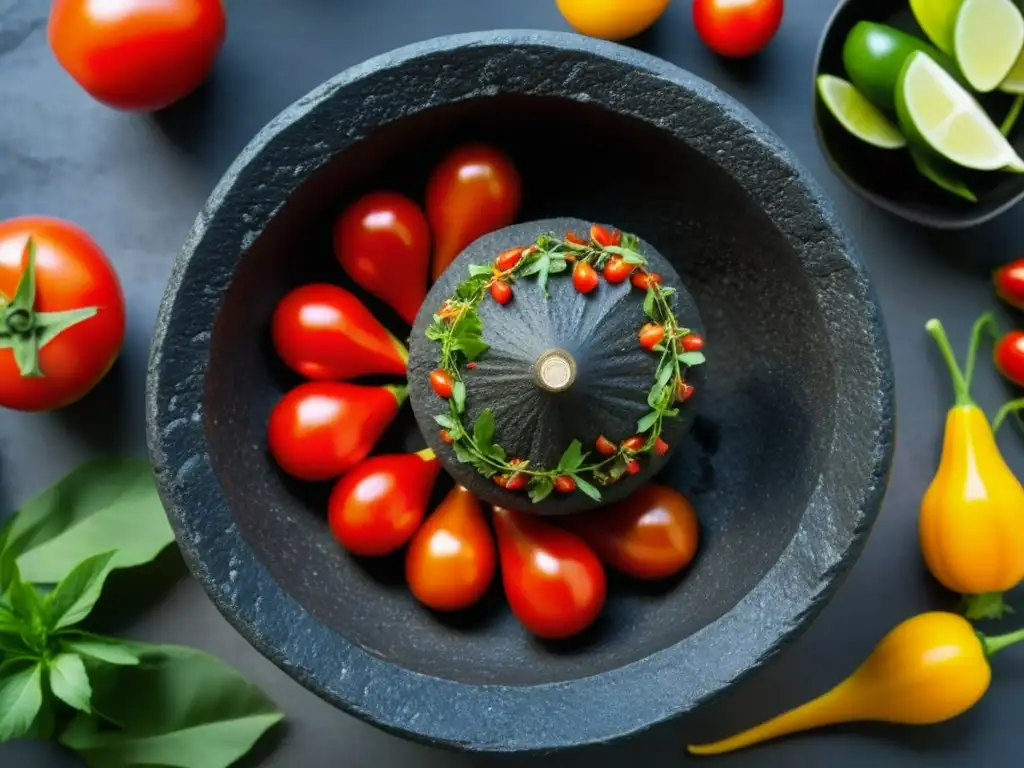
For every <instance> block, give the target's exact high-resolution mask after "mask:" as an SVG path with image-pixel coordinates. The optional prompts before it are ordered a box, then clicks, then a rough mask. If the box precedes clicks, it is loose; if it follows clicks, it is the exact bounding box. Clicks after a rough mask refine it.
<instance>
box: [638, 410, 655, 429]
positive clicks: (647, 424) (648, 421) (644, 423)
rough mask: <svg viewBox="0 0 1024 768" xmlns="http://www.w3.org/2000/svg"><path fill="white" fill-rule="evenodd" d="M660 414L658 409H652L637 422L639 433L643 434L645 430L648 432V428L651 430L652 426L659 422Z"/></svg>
mask: <svg viewBox="0 0 1024 768" xmlns="http://www.w3.org/2000/svg"><path fill="white" fill-rule="evenodd" d="M660 415H661V414H659V413H658V412H657V411H651V412H650V413H648V414H647V415H646V416H644V417H643V418H642V419H640V421H638V422H637V423H636V431H637V432H638V433H639V434H643V433H644V432H646V431H647V430H649V429H650V428H651V427H653V426H654V425H655V424H657V423H658V417H659V416H660Z"/></svg>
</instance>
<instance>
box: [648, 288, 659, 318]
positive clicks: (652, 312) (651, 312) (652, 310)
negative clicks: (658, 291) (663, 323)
mask: <svg viewBox="0 0 1024 768" xmlns="http://www.w3.org/2000/svg"><path fill="white" fill-rule="evenodd" d="M644 314H646V315H647V316H648V317H649V318H651V319H652V320H659V319H660V318H659V317H658V309H657V305H656V304H655V299H654V288H653V287H650V288H648V289H647V294H646V295H645V296H644Z"/></svg>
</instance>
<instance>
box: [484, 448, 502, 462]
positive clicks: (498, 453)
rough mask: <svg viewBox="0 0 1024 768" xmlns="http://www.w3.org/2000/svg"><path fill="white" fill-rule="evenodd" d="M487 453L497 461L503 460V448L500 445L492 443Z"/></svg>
mask: <svg viewBox="0 0 1024 768" xmlns="http://www.w3.org/2000/svg"><path fill="white" fill-rule="evenodd" d="M487 453H488V454H489V455H490V457H491V458H492V459H497V460H498V461H504V460H505V449H504V448H502V447H501V446H500V445H497V444H494V445H492V446H491V448H490V450H488V451H487Z"/></svg>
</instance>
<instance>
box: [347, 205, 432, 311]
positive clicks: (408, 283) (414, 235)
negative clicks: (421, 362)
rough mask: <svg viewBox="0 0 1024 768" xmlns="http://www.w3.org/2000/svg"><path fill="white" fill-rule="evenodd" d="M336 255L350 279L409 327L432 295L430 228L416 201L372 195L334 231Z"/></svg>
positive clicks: (355, 208)
mask: <svg viewBox="0 0 1024 768" xmlns="http://www.w3.org/2000/svg"><path fill="white" fill-rule="evenodd" d="M334 254H335V256H336V257H337V258H338V261H339V262H340V263H341V266H342V269H344V270H345V271H346V272H347V273H348V275H349V276H350V277H351V278H352V279H353V280H355V281H356V283H358V284H359V285H360V286H362V287H363V288H364V289H365V290H367V291H369V292H370V293H371V294H373V295H374V296H376V297H377V298H379V299H380V300H381V301H384V302H386V303H387V304H388V306H390V307H392V308H393V309H394V310H395V311H396V312H397V313H398V314H399V316H400V317H401V318H402V319H403V320H405V322H407V323H408V324H409V325H412V324H413V322H414V321H415V320H416V313H417V312H419V309H420V305H421V304H423V299H424V298H426V295H427V272H428V270H429V266H430V225H429V224H428V223H427V219H426V217H425V216H424V215H423V211H422V210H420V207H419V206H418V205H416V203H414V202H413V201H412V200H410V199H409V198H407V197H405V196H404V195H400V194H398V193H397V192H372V193H370V194H368V195H366V196H364V197H362V198H360V199H359V200H357V201H356V202H355V203H353V204H352V205H351V206H349V207H348V208H347V209H346V210H345V212H344V213H343V214H342V215H341V217H340V218H339V219H338V221H337V223H336V224H335V226H334Z"/></svg>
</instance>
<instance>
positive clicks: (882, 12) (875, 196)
mask: <svg viewBox="0 0 1024 768" xmlns="http://www.w3.org/2000/svg"><path fill="white" fill-rule="evenodd" d="M859 21H875V22H880V23H882V24H889V25H891V26H894V27H896V28H898V29H901V30H903V31H904V32H908V33H910V34H913V35H916V36H918V37H920V38H921V39H922V40H927V39H928V37H927V36H926V35H925V34H924V32H922V31H921V28H920V27H919V26H918V24H917V21H916V20H915V19H914V15H913V13H912V12H911V10H910V5H909V3H908V2H907V0H840V2H839V6H838V7H837V8H836V11H835V13H834V14H833V15H832V18H831V19H830V20H829V22H828V24H827V25H826V26H825V32H824V34H823V36H822V39H821V45H820V47H819V49H818V57H817V60H816V63H815V67H814V79H813V82H814V83H817V79H818V75H821V74H827V75H836V76H838V77H842V78H844V79H848V78H847V77H846V73H845V69H844V67H843V44H844V43H845V42H846V36H847V35H848V34H849V32H850V30H851V29H852V28H853V27H854V25H856V24H857V22H859ZM813 99H814V127H815V133H816V134H817V137H818V144H819V145H820V146H821V151H822V153H824V155H825V158H826V159H827V160H828V162H829V165H831V166H832V169H833V170H834V171H835V172H836V173H837V174H838V175H839V177H840V178H842V179H843V181H845V182H846V183H847V184H848V185H849V186H850V187H852V188H853V189H854V190H856V191H857V192H859V193H860V194H861V195H863V196H864V197H865V198H867V199H868V200H870V201H871V202H873V203H874V204H875V205H877V206H879V207H881V208H884V209H885V210H887V211H889V212H890V213H894V214H896V215H897V216H901V217H903V218H904V219H907V220H909V221H913V222H915V223H917V224H923V225H924V226H927V227H933V228H936V229H965V228H967V227H973V226H975V225H977V224H982V223H984V222H986V221H988V220H989V219H992V218H994V217H996V216H998V215H999V214H1001V213H1003V212H1004V211H1006V210H1008V209H1009V208H1011V207H1012V206H1013V205H1015V204H1016V203H1017V202H1019V201H1020V200H1021V199H1024V175H1020V174H1015V173H1005V172H1000V171H995V172H989V173H979V172H970V171H964V172H963V176H964V180H965V182H966V183H967V185H968V186H969V187H970V189H971V191H973V192H974V193H975V195H976V196H977V198H978V202H976V203H972V202H968V201H967V200H963V199H961V198H959V197H957V196H955V195H953V194H950V193H949V192H946V191H944V190H942V189H939V188H938V187H937V186H935V185H934V184H932V182H930V181H928V180H927V179H925V178H923V177H922V176H921V175H920V174H919V173H918V172H917V169H916V168H915V167H914V163H913V161H912V160H911V159H910V154H909V153H908V152H907V151H906V150H895V151H893V150H885V149H876V148H875V147H872V146H870V145H868V144H865V143H864V142H862V141H861V140H860V139H858V138H856V137H855V136H852V135H850V134H849V133H848V132H847V131H846V129H844V128H843V127H842V126H841V125H840V124H839V123H838V122H837V121H836V119H835V118H834V117H833V116H832V114H831V113H830V112H829V111H828V109H827V108H826V107H825V105H824V103H822V100H821V99H820V98H819V96H818V91H817V86H816V85H815V90H814V96H813ZM979 100H980V101H981V103H982V106H984V107H985V109H986V111H987V112H988V113H989V114H990V115H991V116H992V117H993V119H994V120H995V121H996V123H997V124H998V123H999V122H1001V120H1002V118H1003V117H1004V116H1005V115H1006V113H1007V112H1008V111H1009V108H1010V104H1011V102H1012V100H1013V99H1012V97H1011V96H1008V95H1006V94H1002V93H993V94H984V95H983V96H982V97H981V98H980V99H979ZM1010 141H1011V143H1013V145H1014V146H1015V147H1016V149H1017V150H1018V151H1022V150H1024V123H1020V122H1018V124H1017V127H1016V128H1015V129H1014V131H1013V133H1011V135H1010Z"/></svg>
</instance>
